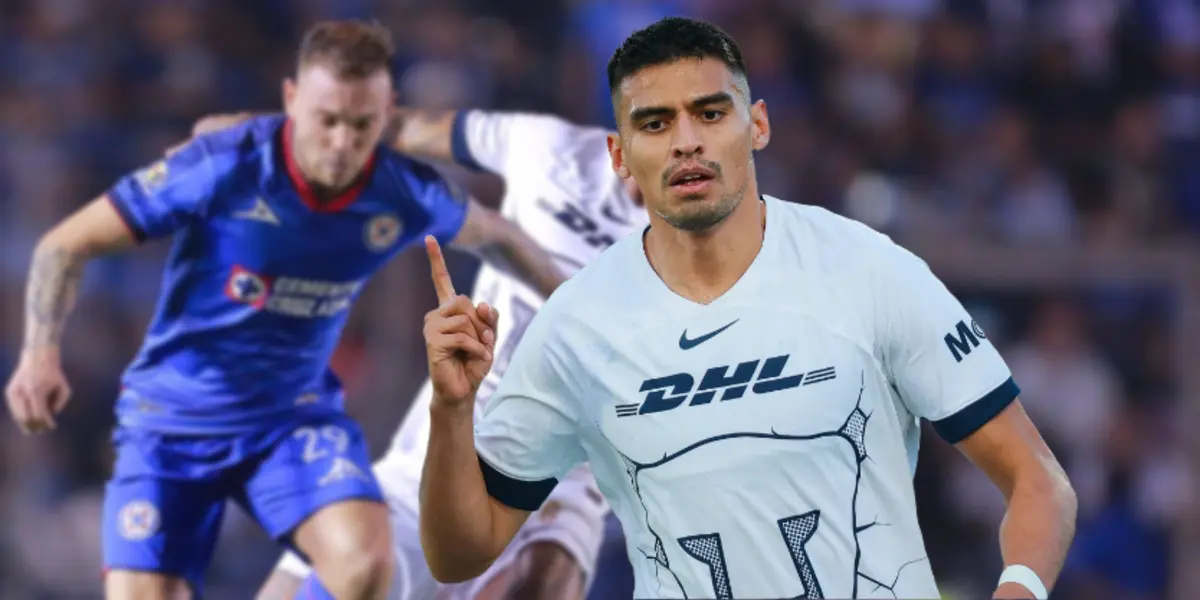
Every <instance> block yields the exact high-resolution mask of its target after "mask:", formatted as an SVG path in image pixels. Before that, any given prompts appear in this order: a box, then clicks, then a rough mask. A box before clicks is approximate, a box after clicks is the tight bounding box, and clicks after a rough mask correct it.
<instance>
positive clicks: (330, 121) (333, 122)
mask: <svg viewBox="0 0 1200 600" xmlns="http://www.w3.org/2000/svg"><path fill="white" fill-rule="evenodd" d="M337 122H338V120H337V117H335V116H333V115H325V116H324V117H321V125H322V126H324V127H326V128H329V129H333V128H334V127H337Z"/></svg>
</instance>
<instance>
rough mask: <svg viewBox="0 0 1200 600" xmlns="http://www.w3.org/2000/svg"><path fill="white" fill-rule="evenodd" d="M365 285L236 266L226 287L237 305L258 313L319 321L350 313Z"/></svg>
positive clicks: (227, 294) (230, 297)
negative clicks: (291, 275) (270, 273)
mask: <svg viewBox="0 0 1200 600" xmlns="http://www.w3.org/2000/svg"><path fill="white" fill-rule="evenodd" d="M362 285H363V282H362V281H347V282H337V281H316V280H312V279H300V278H296V277H270V276H266V275H262V274H259V273H255V272H253V271H250V270H249V269H246V268H245V267H241V266H236V265H235V266H234V267H233V270H232V271H231V272H230V275H229V280H228V282H227V283H226V284H225V295H226V296H227V297H229V299H231V300H233V301H234V302H237V303H239V304H245V305H247V306H251V307H253V308H255V309H258V310H264V311H267V312H271V313H275V314H280V315H286V316H289V317H296V318H301V319H316V318H322V317H332V316H334V315H336V314H339V313H341V312H343V311H345V310H348V309H349V308H350V305H351V303H352V302H353V301H354V296H355V295H356V294H358V291H359V290H360V289H361V288H362Z"/></svg>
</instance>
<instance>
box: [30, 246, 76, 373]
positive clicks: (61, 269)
mask: <svg viewBox="0 0 1200 600" xmlns="http://www.w3.org/2000/svg"><path fill="white" fill-rule="evenodd" d="M85 264H86V257H84V256H83V255H81V254H79V253H76V252H72V251H70V250H67V249H65V248H61V247H56V246H49V247H44V248H43V247H39V248H38V249H37V250H35V251H34V255H33V262H32V265H31V266H30V269H29V285H28V287H27V288H26V291H25V349H27V350H31V349H38V348H46V347H53V346H57V345H58V344H59V342H60V341H61V340H62V335H63V331H64V330H65V329H66V324H67V317H68V316H69V315H70V313H71V309H73V308H74V307H75V300H76V298H77V297H78V295H79V283H80V281H81V280H82V279H83V268H84V265H85Z"/></svg>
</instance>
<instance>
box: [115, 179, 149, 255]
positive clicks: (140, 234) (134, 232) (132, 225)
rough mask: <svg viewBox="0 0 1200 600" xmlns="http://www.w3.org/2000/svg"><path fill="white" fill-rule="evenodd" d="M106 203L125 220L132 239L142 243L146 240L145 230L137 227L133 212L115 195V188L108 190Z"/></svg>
mask: <svg viewBox="0 0 1200 600" xmlns="http://www.w3.org/2000/svg"><path fill="white" fill-rule="evenodd" d="M108 203H109V204H111V205H112V207H113V209H114V210H116V211H117V215H119V216H120V217H121V220H122V221H124V222H125V228H126V229H128V230H129V235H131V236H133V239H134V241H136V242H137V243H139V244H140V243H142V242H144V241H146V237H147V235H146V230H144V229H142V228H141V227H138V224H137V220H136V219H134V218H133V213H132V212H130V210H129V205H128V204H126V203H125V200H124V199H122V198H121V197H120V196H118V195H117V193H116V190H112V191H109V192H108Z"/></svg>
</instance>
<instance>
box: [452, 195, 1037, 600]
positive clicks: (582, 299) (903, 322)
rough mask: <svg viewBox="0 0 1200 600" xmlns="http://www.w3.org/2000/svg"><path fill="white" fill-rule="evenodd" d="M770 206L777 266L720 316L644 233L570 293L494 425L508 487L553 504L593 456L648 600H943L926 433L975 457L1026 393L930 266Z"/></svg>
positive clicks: (552, 311) (484, 442)
mask: <svg viewBox="0 0 1200 600" xmlns="http://www.w3.org/2000/svg"><path fill="white" fill-rule="evenodd" d="M763 202H765V206H766V232H765V237H764V241H763V246H762V249H761V251H760V253H759V254H758V256H757V258H756V259H755V260H754V262H753V263H752V264H751V266H750V267H749V269H748V270H747V272H746V273H745V275H743V276H742V278H741V279H740V280H739V281H738V282H737V283H736V284H735V285H734V287H733V288H732V289H730V290H729V291H728V292H726V293H725V294H724V295H723V296H721V297H720V298H718V299H717V300H716V301H714V302H712V303H711V304H708V305H700V304H696V303H693V302H690V301H688V300H686V299H684V298H683V297H681V296H678V295H676V294H674V293H673V292H671V291H670V290H669V289H668V288H667V287H666V286H665V285H664V284H663V282H662V281H661V280H660V279H659V277H658V276H657V275H656V274H655V273H654V271H653V269H652V268H651V267H650V265H649V263H648V262H647V260H646V256H645V253H644V250H643V245H642V239H641V236H631V237H627V238H625V239H623V240H622V241H621V242H619V243H618V244H616V245H615V246H614V247H613V248H612V249H611V250H610V251H609V252H607V253H605V254H604V255H603V256H601V257H599V258H598V259H597V260H596V261H594V262H593V263H591V264H590V265H588V266H587V267H586V268H584V269H583V270H582V271H580V272H579V273H578V274H577V275H576V276H575V277H574V278H572V279H571V280H570V281H568V282H567V283H566V284H564V285H563V287H561V288H560V289H559V290H558V291H557V292H556V293H555V294H554V296H553V297H552V298H551V299H550V301H549V302H547V304H546V305H545V306H544V307H543V308H542V310H541V311H540V312H539V313H538V315H537V316H536V317H535V318H534V320H533V323H532V324H531V325H530V326H529V328H528V330H527V331H526V334H525V343H524V344H523V345H522V346H521V347H520V348H518V349H517V351H516V354H515V356H514V357H513V359H512V361H511V363H510V364H509V368H508V372H507V373H506V375H505V378H504V380H503V381H502V382H501V384H500V386H499V388H498V389H497V391H496V392H495V394H494V395H493V399H492V401H491V403H489V405H488V406H487V407H486V409H485V415H484V416H483V417H482V418H481V419H480V420H479V421H478V423H477V425H476V444H477V449H478V451H479V454H480V456H481V458H482V459H483V461H482V462H483V466H484V470H485V471H486V472H487V475H488V478H489V479H490V480H491V481H497V480H498V481H500V482H501V483H502V484H503V485H501V486H496V489H490V490H489V492H493V495H495V496H497V498H498V499H499V500H501V501H504V502H506V503H508V504H510V505H525V506H529V505H536V503H537V501H538V500H539V499H540V497H544V495H545V489H546V486H547V482H551V483H552V482H553V481H554V480H555V479H559V478H562V477H563V476H564V475H566V474H567V473H568V472H570V471H571V470H572V469H574V468H575V467H576V465H579V464H582V463H584V462H585V461H587V462H589V463H590V466H591V468H592V470H593V472H594V475H595V478H596V481H597V483H598V484H599V486H600V489H601V491H602V492H603V494H604V495H605V497H606V498H607V499H608V501H609V503H610V504H611V505H612V508H613V510H614V511H615V513H616V515H617V516H618V517H619V518H620V521H621V524H622V527H623V529H624V532H625V537H626V540H627V545H628V555H629V559H630V561H631V562H632V564H633V568H634V573H635V578H636V588H635V591H634V597H636V598H785V597H786V598H796V597H806V598H822V597H823V598H851V597H857V598H895V597H899V598H936V597H939V594H938V590H937V585H936V583H935V580H934V576H933V573H932V572H931V570H930V566H929V562H928V560H927V558H926V552H925V545H924V541H923V539H922V535H921V530H920V528H919V526H918V523H917V513H916V501H915V498H914V491H913V483H912V476H913V471H914V468H915V463H916V455H917V444H918V439H919V433H920V428H919V420H920V419H922V418H924V419H928V420H930V421H932V422H933V423H934V425H935V428H936V429H937V430H938V432H939V433H940V434H941V435H942V436H943V437H944V438H946V439H947V440H948V441H949V442H951V443H956V442H958V441H960V440H961V439H963V438H964V437H966V436H968V435H969V434H970V433H972V432H974V431H975V430H976V429H978V428H979V427H980V426H982V425H983V424H984V423H986V422H987V421H988V420H990V419H991V418H992V417H994V416H995V415H996V414H998V413H999V412H1000V411H1001V410H1002V409H1003V408H1004V407H1006V406H1008V404H1009V403H1011V402H1012V401H1013V399H1014V398H1016V396H1017V393H1018V390H1017V387H1016V384H1015V383H1014V382H1013V381H1012V379H1011V376H1010V373H1009V370H1008V368H1007V366H1006V365H1005V363H1004V361H1003V360H1002V359H1001V357H1000V356H999V354H998V353H997V352H996V350H995V349H994V347H993V346H992V345H991V343H990V342H989V341H988V340H987V338H986V336H985V335H984V333H983V331H982V330H981V329H980V328H979V326H978V325H977V324H976V323H975V321H973V320H972V319H971V317H970V316H969V315H968V314H967V313H966V311H965V310H964V309H963V307H962V306H961V304H960V303H959V302H958V301H957V300H956V299H955V298H954V297H953V296H952V295H951V294H950V293H949V291H948V290H947V289H946V288H945V287H944V286H943V285H942V283H941V282H940V281H939V280H938V279H937V278H936V277H935V276H934V275H933V274H932V273H931V272H930V271H929V269H928V268H927V267H926V265H925V263H924V262H922V261H921V260H920V259H918V258H917V257H915V256H913V255H912V254H911V253H909V252H907V251H905V250H903V249H902V248H900V247H899V246H896V245H895V244H893V243H892V242H891V241H890V240H888V239H887V238H886V237H885V236H882V235H880V234H878V233H875V232H874V231H871V230H870V229H868V228H867V227H866V226H863V225H861V224H859V223H856V222H853V221H851V220H848V219H845V218H842V217H840V216H837V215H834V214H832V213H830V212H827V211H825V210H823V209H819V208H813V207H806V206H801V205H796V204H790V203H786V202H783V201H780V200H777V199H774V198H770V197H767V198H765V199H764V200H763ZM499 488H504V489H499ZM495 492H499V494H497V493H495ZM505 496H507V497H505Z"/></svg>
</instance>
